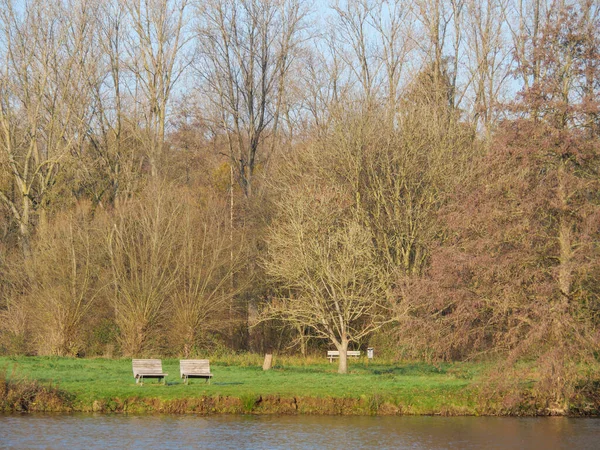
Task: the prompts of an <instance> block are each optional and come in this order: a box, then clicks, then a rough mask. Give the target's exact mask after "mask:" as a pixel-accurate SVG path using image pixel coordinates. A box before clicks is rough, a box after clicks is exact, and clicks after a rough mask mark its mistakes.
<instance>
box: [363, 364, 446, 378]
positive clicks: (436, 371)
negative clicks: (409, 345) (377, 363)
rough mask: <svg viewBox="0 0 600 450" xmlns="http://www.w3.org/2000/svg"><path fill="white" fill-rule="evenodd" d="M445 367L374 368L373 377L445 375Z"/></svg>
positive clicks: (421, 365)
mask: <svg viewBox="0 0 600 450" xmlns="http://www.w3.org/2000/svg"><path fill="white" fill-rule="evenodd" d="M446 372H447V369H446V368H445V367H435V366H432V365H429V364H406V365H403V366H395V367H385V368H383V367H382V368H373V369H372V373H373V375H432V374H433V375H444V374H446Z"/></svg>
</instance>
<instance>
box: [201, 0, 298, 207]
mask: <svg viewBox="0 0 600 450" xmlns="http://www.w3.org/2000/svg"><path fill="white" fill-rule="evenodd" d="M305 15H306V9H305V8H304V6H303V3H302V2H301V1H300V0H264V1H256V0H236V1H234V0H210V1H207V2H205V3H204V4H202V5H201V6H199V7H198V10H197V18H198V26H197V32H198V40H199V49H198V60H197V61H196V67H197V73H198V76H199V77H200V80H201V81H200V83H199V84H200V88H201V89H202V91H203V92H204V93H205V95H206V98H207V99H208V100H209V101H210V102H211V103H212V104H213V106H214V110H215V111H216V114H217V116H216V118H215V119H214V122H215V123H216V124H218V129H220V130H221V132H222V133H224V134H225V135H226V136H227V142H228V156H229V158H230V160H231V165H232V166H233V167H235V170H236V177H237V180H238V183H239V184H240V186H241V187H242V189H243V192H244V194H245V195H246V196H247V197H250V196H251V195H252V185H253V178H254V173H255V169H256V167H257V164H259V161H260V160H261V159H260V158H261V157H264V156H266V155H261V148H262V145H263V143H264V141H265V139H266V137H267V136H268V135H271V136H272V135H273V134H276V132H277V129H278V126H279V125H278V123H279V120H280V116H281V106H282V102H283V97H284V95H285V89H286V85H287V77H288V74H289V69H290V67H291V64H292V62H293V59H294V57H295V52H296V50H297V47H298V45H299V43H300V36H301V33H302V30H303V26H304V24H303V22H304V18H305Z"/></svg>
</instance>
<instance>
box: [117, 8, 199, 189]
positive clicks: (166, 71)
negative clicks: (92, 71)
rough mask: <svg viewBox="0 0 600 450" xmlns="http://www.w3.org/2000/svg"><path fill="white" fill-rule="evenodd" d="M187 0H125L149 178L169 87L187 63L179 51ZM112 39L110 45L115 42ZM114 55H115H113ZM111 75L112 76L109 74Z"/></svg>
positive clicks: (160, 142) (163, 124)
mask: <svg viewBox="0 0 600 450" xmlns="http://www.w3.org/2000/svg"><path fill="white" fill-rule="evenodd" d="M188 3H189V2H188V0H135V1H125V2H124V3H123V4H124V5H126V8H127V11H128V13H129V20H130V21H131V24H132V28H133V33H131V34H130V35H127V38H128V39H127V41H126V46H125V49H126V51H127V53H128V56H129V61H128V69H129V70H130V71H131V72H132V73H133V76H134V83H135V91H136V93H137V95H136V100H137V101H139V102H140V107H141V114H140V115H141V120H142V124H141V125H142V130H140V131H142V133H143V134H142V135H141V141H142V143H143V144H144V146H145V147H146V152H147V157H148V161H149V164H150V172H151V174H152V176H153V177H156V175H157V173H158V165H159V163H160V158H161V157H162V152H163V145H164V140H165V127H166V124H167V115H168V106H169V100H170V98H171V94H172V91H173V87H174V85H175V83H176V82H177V81H178V79H179V78H180V76H181V74H182V73H183V70H184V69H185V67H186V66H187V62H186V61H185V60H183V59H182V57H181V54H182V50H183V48H184V47H185V45H186V44H187V42H188V36H187V34H186V25H187V17H188V13H187V12H186V8H187V6H188ZM115 44H116V42H114V44H113V45H115ZM117 57H118V54H117ZM113 76H115V75H114V74H113Z"/></svg>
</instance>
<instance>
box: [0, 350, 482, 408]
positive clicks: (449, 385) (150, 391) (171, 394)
mask: <svg viewBox="0 0 600 450" xmlns="http://www.w3.org/2000/svg"><path fill="white" fill-rule="evenodd" d="M250 359H251V360H248V359H245V360H244V359H237V360H236V359H233V360H232V359H229V360H214V359H213V360H211V371H212V372H213V374H214V378H213V380H212V383H211V384H206V383H205V382H204V381H203V380H192V381H191V384H190V385H188V386H186V385H184V384H183V383H182V382H181V380H180V379H179V361H178V360H174V359H164V360H163V370H164V371H165V372H167V373H168V374H169V376H168V377H167V386H163V385H160V384H157V383H156V381H155V380H151V381H148V382H146V383H145V384H144V386H143V387H141V386H139V385H136V384H135V381H134V378H133V375H132V371H131V360H128V359H120V360H107V359H71V358H50V357H15V358H7V357H4V358H0V370H2V368H4V371H5V373H6V375H7V377H9V378H27V379H33V380H37V381H39V382H41V383H51V384H53V385H54V386H57V387H58V388H60V389H62V390H65V391H67V392H69V393H71V394H74V395H75V398H76V400H75V405H76V408H78V409H80V408H81V409H89V408H90V407H91V405H92V404H93V402H94V400H110V399H115V398H119V399H128V398H144V399H148V398H152V399H159V400H161V401H164V400H173V399H185V398H197V397H200V396H211V397H214V396H217V395H218V396H229V397H236V398H240V399H242V401H244V399H248V398H251V397H257V396H269V395H270V396H280V397H286V398H291V397H310V398H353V399H361V398H362V399H363V400H364V399H367V400H369V399H373V398H376V399H377V401H378V402H389V403H391V404H394V405H402V408H403V410H405V411H407V412H408V411H410V412H412V413H417V414H419V413H426V414H428V413H435V412H436V411H440V410H449V409H451V410H462V411H464V412H465V413H474V412H475V405H474V401H473V399H472V397H473V395H471V393H472V391H473V387H474V384H475V383H476V381H477V378H478V373H479V372H480V371H481V370H482V365H478V364H467V363H460V364H443V365H441V366H438V367H434V366H431V365H426V364H395V365H393V364H369V365H367V364H365V362H351V363H350V373H349V374H348V375H339V374H337V372H336V370H337V366H336V364H329V363H327V362H325V363H322V362H321V363H319V362H316V360H315V361H314V362H313V363H312V364H307V363H306V362H303V361H301V360H278V361H275V367H274V369H273V370H270V371H267V372H263V371H262V369H261V367H260V365H259V359H258V358H254V360H252V358H250Z"/></svg>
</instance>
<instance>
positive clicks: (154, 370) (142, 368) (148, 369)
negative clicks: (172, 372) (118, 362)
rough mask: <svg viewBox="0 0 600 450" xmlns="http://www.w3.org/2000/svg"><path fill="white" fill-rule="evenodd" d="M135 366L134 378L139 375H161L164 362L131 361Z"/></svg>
mask: <svg viewBox="0 0 600 450" xmlns="http://www.w3.org/2000/svg"><path fill="white" fill-rule="evenodd" d="M131 363H132V366H133V376H134V377H137V375H138V374H140V373H143V374H161V373H163V371H162V361H161V360H160V359H133V360H131Z"/></svg>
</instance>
